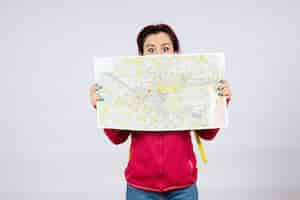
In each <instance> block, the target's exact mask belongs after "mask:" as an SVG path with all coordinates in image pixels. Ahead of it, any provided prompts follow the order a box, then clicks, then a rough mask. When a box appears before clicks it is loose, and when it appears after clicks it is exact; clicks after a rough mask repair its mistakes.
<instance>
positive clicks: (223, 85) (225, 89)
mask: <svg viewBox="0 0 300 200" xmlns="http://www.w3.org/2000/svg"><path fill="white" fill-rule="evenodd" d="M216 89H217V93H218V95H219V96H225V97H226V98H231V95H232V94H231V90H230V87H229V83H228V82H227V81H226V80H220V81H218V84H217V88H216Z"/></svg>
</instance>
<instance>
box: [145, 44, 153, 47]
mask: <svg viewBox="0 0 300 200" xmlns="http://www.w3.org/2000/svg"><path fill="white" fill-rule="evenodd" d="M148 46H151V47H154V45H153V44H146V46H145V47H148Z"/></svg>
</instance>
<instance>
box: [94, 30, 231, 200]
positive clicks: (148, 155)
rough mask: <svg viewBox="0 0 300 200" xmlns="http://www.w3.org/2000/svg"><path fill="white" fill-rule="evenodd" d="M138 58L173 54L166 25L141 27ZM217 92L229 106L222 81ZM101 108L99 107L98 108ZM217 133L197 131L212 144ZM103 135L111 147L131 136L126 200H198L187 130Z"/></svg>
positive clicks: (175, 49)
mask: <svg viewBox="0 0 300 200" xmlns="http://www.w3.org/2000/svg"><path fill="white" fill-rule="evenodd" d="M137 46H138V51H139V55H141V56H143V55H152V54H175V53H179V52H180V46H179V41H178V39H177V36H176V34H175V33H174V31H173V30H172V28H171V27H170V26H168V25H166V24H158V25H149V26H146V27H144V28H143V29H142V30H141V32H140V33H139V34H138V36H137ZM216 90H217V91H216V92H218V94H219V95H221V96H224V97H225V98H226V99H227V104H228V103H229V100H230V97H231V92H230V88H229V84H228V83H227V81H225V80H221V81H219V82H218V86H217V88H216ZM90 99H91V104H92V105H93V106H94V107H96V101H98V100H99V97H97V95H96V85H95V84H94V85H92V86H91V88H90ZM100 107H101V106H100ZM218 131H219V129H205V130H196V134H198V135H199V136H200V137H201V138H203V139H206V140H212V139H213V138H214V137H215V136H216V134H217V132H218ZM104 133H105V134H106V135H107V137H108V138H109V139H110V140H111V142H112V143H114V144H121V143H123V142H125V141H126V140H127V138H128V137H129V135H130V136H131V145H130V159H129V161H128V165H127V167H126V169H125V177H126V182H127V191H126V198H127V200H148V199H149V200H150V199H157V200H158V199H168V200H175V199H176V200H181V199H184V200H188V199H190V200H197V199H198V189H197V185H196V181H197V172H198V170H197V164H196V156H195V153H194V151H193V145H192V141H191V134H190V130H181V131H133V130H117V129H106V128H104Z"/></svg>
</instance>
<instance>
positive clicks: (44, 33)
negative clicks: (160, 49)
mask: <svg viewBox="0 0 300 200" xmlns="http://www.w3.org/2000/svg"><path fill="white" fill-rule="evenodd" d="M299 7H300V3H299V1H297V0H294V1H287V0H285V1H283V0H282V1H267V0H260V1H247V2H246V1H244V2H243V1H233V0H229V1H218V2H217V1H178V2H175V1H167V0H165V1H158V0H156V1H141V0H136V1H125V0H123V1H99V0H97V1H96V0H95V1H88V0H85V1H81V2H80V1H71V0H69V1H62V0H51V1H37V0H36V1H12V0H10V1H8V0H1V1H0V55H1V59H0V67H1V71H0V80H1V84H0V90H1V104H0V106H1V115H0V116H1V130H0V134H1V138H0V177H1V178H0V199H57V200H59V199H73V200H76V199H123V198H124V196H125V183H126V182H125V178H124V176H123V171H124V169H125V167H126V164H127V158H128V157H127V156H128V147H129V143H130V140H129V141H127V142H126V143H125V144H123V145H119V146H115V145H113V144H112V143H110V141H109V140H108V139H107V138H106V137H105V135H104V134H103V132H102V131H101V130H99V129H97V128H96V116H95V110H94V109H92V107H91V105H90V103H89V93H88V90H89V87H90V85H91V84H92V82H93V63H92V62H93V56H124V55H136V54H137V47H136V43H135V39H136V35H137V33H138V31H140V29H141V28H142V27H143V26H145V25H148V24H152V23H161V22H162V23H168V24H170V25H171V26H172V27H173V28H174V29H175V31H176V32H177V34H178V37H179V39H180V42H181V45H182V52H183V53H193V52H199V51H210V52H213V51H224V52H225V55H226V56H227V57H226V58H227V66H226V67H227V68H226V70H227V71H226V79H227V80H228V81H229V83H230V85H231V88H232V92H233V98H232V102H231V104H230V108H229V117H230V124H229V128H227V129H224V130H222V131H221V132H220V133H219V135H218V136H217V137H216V138H215V140H214V141H212V142H206V143H205V148H206V151H207V155H208V159H209V162H208V164H207V165H203V164H202V162H201V161H200V159H199V153H198V152H197V150H196V149H195V152H196V154H197V158H198V161H199V162H198V164H199V179H198V185H199V191H200V199H299V198H300V191H298V190H299V189H300V188H299V187H300V185H299V178H300V173H299V172H298V170H299V167H300V159H299V152H300V147H299V139H300V138H299V131H298V129H297V128H298V127H297V125H298V124H299V114H300V112H299V111H300V109H299V106H298V104H297V101H298V100H299V87H298V84H299V82H298V77H299V73H300V71H299V64H300V61H299V58H297V56H298V55H299V51H300V42H299V34H300V30H299V28H300V27H299V26H300V21H299V18H300V14H299ZM297 122H298V124H297Z"/></svg>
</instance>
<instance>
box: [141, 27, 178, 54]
mask: <svg viewBox="0 0 300 200" xmlns="http://www.w3.org/2000/svg"><path fill="white" fill-rule="evenodd" d="M160 32H164V33H166V34H167V35H168V36H169V37H170V40H171V41H172V44H173V48H174V51H175V52H176V53H179V52H180V46H179V41H178V39H177V36H176V34H175V32H174V31H173V29H172V28H171V27H170V26H169V25H167V24H156V25H148V26H145V27H144V28H143V29H142V30H141V31H140V32H139V34H138V36H137V39H136V41H137V46H138V50H139V54H140V55H143V54H144V42H145V40H146V37H147V36H148V35H150V34H156V33H160Z"/></svg>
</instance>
